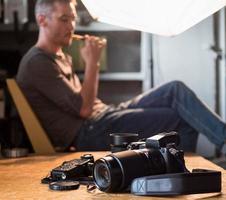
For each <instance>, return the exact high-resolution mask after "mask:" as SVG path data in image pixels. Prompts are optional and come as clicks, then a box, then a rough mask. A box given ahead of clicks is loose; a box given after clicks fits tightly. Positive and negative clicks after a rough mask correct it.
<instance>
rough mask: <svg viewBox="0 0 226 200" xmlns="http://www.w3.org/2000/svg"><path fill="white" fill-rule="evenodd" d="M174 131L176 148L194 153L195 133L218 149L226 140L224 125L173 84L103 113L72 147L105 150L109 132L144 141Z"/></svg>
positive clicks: (188, 92)
mask: <svg viewBox="0 0 226 200" xmlns="http://www.w3.org/2000/svg"><path fill="white" fill-rule="evenodd" d="M169 131H177V132H179V134H180V138H181V144H180V148H182V149H183V150H185V151H194V150H195V147H196V142H197V136H198V133H203V134H204V135H206V136H207V137H208V138H209V140H210V141H211V142H212V143H214V144H215V145H216V147H217V148H221V146H222V145H223V143H224V140H225V138H226V131H225V124H224V122H223V121H222V120H221V119H220V118H219V117H218V116H217V115H215V114H214V113H213V112H211V111H210V110H209V109H208V108H207V106H206V105H204V103H203V102H201V101H200V100H199V99H198V98H197V96H196V95H195V94H194V92H192V91H191V90H190V89H189V88H188V87H187V86H186V85H184V84H183V83H182V82H180V81H173V82H170V83H167V84H164V85H162V86H160V87H158V88H155V89H152V90H150V91H148V92H147V93H144V94H141V95H139V96H137V97H135V98H134V99H132V100H130V101H127V102H124V103H121V104H119V105H118V106H109V108H108V109H107V111H106V112H104V113H102V115H100V117H98V118H96V119H93V120H86V121H85V122H84V125H83V126H82V127H81V129H80V131H79V133H78V137H77V142H76V146H77V149H78V150H79V151H85V150H109V148H110V137H109V134H110V133H126V132H127V133H128V132H130V133H138V134H139V137H140V138H147V137H150V136H152V135H155V134H157V133H160V132H169Z"/></svg>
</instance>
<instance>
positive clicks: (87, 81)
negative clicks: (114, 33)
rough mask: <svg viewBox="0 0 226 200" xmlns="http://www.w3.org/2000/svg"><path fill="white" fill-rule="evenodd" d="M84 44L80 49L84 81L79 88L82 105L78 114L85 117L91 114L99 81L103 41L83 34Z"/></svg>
mask: <svg viewBox="0 0 226 200" xmlns="http://www.w3.org/2000/svg"><path fill="white" fill-rule="evenodd" d="M85 37H86V40H85V46H84V47H83V48H82V49H81V55H82V57H83V59H84V61H85V64H86V68H85V74H84V81H83V83H82V88H81V91H80V93H81V96H82V100H83V101H82V106H81V110H80V116H81V117H84V118H87V117H89V116H90V115H91V113H92V110H93V104H94V101H95V99H96V98H97V91H98V83H99V60H100V56H101V51H102V49H103V47H104V46H105V43H103V42H101V41H100V39H98V38H96V37H92V36H91V37H90V36H85Z"/></svg>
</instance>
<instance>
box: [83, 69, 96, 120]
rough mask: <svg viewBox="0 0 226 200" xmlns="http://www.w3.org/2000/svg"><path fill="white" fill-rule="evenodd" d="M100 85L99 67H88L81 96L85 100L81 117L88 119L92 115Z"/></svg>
mask: <svg viewBox="0 0 226 200" xmlns="http://www.w3.org/2000/svg"><path fill="white" fill-rule="evenodd" d="M98 85H99V66H97V64H96V65H90V66H86V70H85V74H84V81H83V84H82V88H81V96H82V99H83V103H82V108H81V112H80V114H81V116H82V117H88V116H90V114H91V113H92V108H93V103H94V101H95V99H96V97H97V92H98Z"/></svg>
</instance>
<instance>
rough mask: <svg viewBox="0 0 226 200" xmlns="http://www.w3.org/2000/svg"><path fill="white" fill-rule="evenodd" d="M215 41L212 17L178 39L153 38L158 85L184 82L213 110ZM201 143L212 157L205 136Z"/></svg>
mask: <svg viewBox="0 0 226 200" xmlns="http://www.w3.org/2000/svg"><path fill="white" fill-rule="evenodd" d="M213 39H214V38H213V19H212V17H209V18H207V19H206V20H204V21H202V22H201V23H199V24H198V25H196V26H195V27H193V28H191V29H189V30H187V31H185V32H184V33H182V34H180V35H178V36H176V37H172V38H166V37H160V36H153V59H154V82H155V85H158V84H161V83H163V82H167V81H171V80H181V81H183V82H185V83H186V84H187V85H188V86H189V87H190V88H191V89H192V90H193V91H195V93H196V94H197V95H198V96H199V97H200V98H201V99H202V100H203V101H205V102H206V103H207V105H208V106H210V108H211V109H214V104H215V100H214V98H215V97H214V95H215V82H214V78H215V74H214V73H215V71H214V68H215V65H214V59H215V54H214V53H213V52H212V51H211V50H210V47H211V46H212V45H213V44H214V42H213ZM200 142H201V144H199V148H198V152H199V153H200V154H201V155H205V156H206V155H210V154H212V151H213V148H212V147H211V145H210V144H208V142H206V140H205V139H203V137H202V136H201V139H199V143H200Z"/></svg>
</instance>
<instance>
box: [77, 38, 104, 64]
mask: <svg viewBox="0 0 226 200" xmlns="http://www.w3.org/2000/svg"><path fill="white" fill-rule="evenodd" d="M105 45H106V40H105V39H101V38H99V37H95V36H88V35H85V45H84V47H82V49H81V56H82V58H83V60H84V61H85V63H86V66H87V67H88V66H99V61H100V56H101V52H102V49H103V47H104V46H105Z"/></svg>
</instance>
